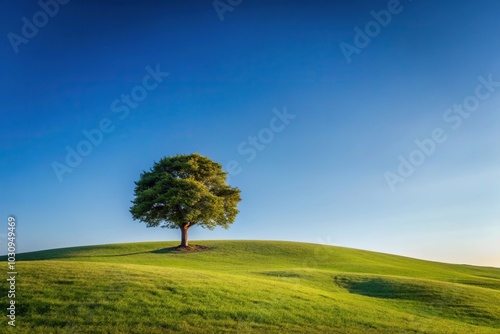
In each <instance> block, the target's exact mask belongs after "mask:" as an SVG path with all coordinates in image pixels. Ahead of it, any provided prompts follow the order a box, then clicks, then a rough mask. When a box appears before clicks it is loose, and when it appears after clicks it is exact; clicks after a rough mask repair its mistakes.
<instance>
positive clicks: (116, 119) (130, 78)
mask: <svg viewBox="0 0 500 334" xmlns="http://www.w3.org/2000/svg"><path fill="white" fill-rule="evenodd" d="M393 1H395V0H392V1H389V2H388V1H347V0H346V1H326V0H325V1H301V2H297V1H272V3H271V2H269V1H250V0H244V1H242V2H241V3H240V4H238V2H239V1H236V0H233V1H231V2H229V1H227V0H221V1H219V2H218V3H216V4H217V6H218V8H217V9H216V8H214V4H213V2H212V1H211V0H207V1H118V0H116V1H83V0H80V1H79V0H72V1H69V2H68V3H65V2H67V0H65V1H62V0H60V2H61V3H65V4H59V8H58V9H57V11H56V9H55V7H54V6H52V7H47V8H48V11H52V12H51V14H53V17H51V16H50V15H48V14H47V15H45V16H44V14H43V13H42V14H37V13H38V12H40V11H43V9H42V7H40V5H39V4H37V3H36V1H6V2H4V3H3V8H2V9H3V10H2V14H1V15H2V19H1V20H0V27H1V33H2V34H3V36H4V37H3V38H1V39H0V58H1V75H0V88H1V92H2V111H1V113H0V138H1V140H0V165H1V173H0V212H1V213H2V218H1V219H2V220H3V221H4V222H3V223H2V224H1V225H0V226H3V231H1V230H0V238H1V245H3V246H2V249H1V253H2V254H5V253H6V246H5V241H6V233H7V217H8V215H14V216H16V218H17V222H18V223H17V224H18V225H17V232H18V234H17V244H18V249H19V251H31V250H39V249H48V248H57V247H66V246H76V245H89V244H101V243H117V242H134V241H148V240H178V239H179V237H180V235H179V231H178V230H167V229H160V228H156V229H148V228H146V227H145V225H144V224H143V223H140V222H137V221H133V220H132V218H131V215H130V213H129V211H128V210H129V206H130V201H131V200H132V198H133V197H132V196H133V188H134V181H135V180H137V179H138V177H139V174H140V173H141V171H143V170H146V169H149V167H150V166H151V165H152V164H153V163H154V161H157V160H159V159H160V158H161V157H163V156H166V155H172V154H176V153H193V152H199V153H200V154H202V155H206V156H208V157H210V158H212V159H214V160H215V161H218V162H220V163H222V164H223V165H224V166H225V168H226V170H227V169H228V168H229V166H228V163H229V162H230V161H234V162H233V163H232V166H231V169H233V170H234V171H238V172H239V173H234V174H237V175H232V176H231V178H230V183H231V184H232V185H235V186H237V187H239V188H240V189H241V190H242V198H243V200H242V202H241V203H240V206H239V209H240V214H239V216H238V218H237V220H236V222H235V223H234V224H233V226H232V227H231V228H230V229H229V230H224V229H221V228H217V229H216V230H214V231H208V230H203V229H201V228H193V229H191V230H190V239H191V240H196V239H199V240H200V239H272V240H294V241H304V242H314V243H326V244H332V245H340V246H347V247H353V248H361V249H368V250H375V251H381V252H388V253H394V254H400V255H406V256H411V257H418V258H424V259H431V260H436V261H446V262H453V263H468V264H478V265H490V266H500V242H499V241H500V205H499V200H500V155H499V149H498V147H499V141H500V132H499V131H498V126H499V124H500V123H499V122H500V113H499V111H500V87H499V86H500V84H498V83H497V82H500V43H498V36H499V34H500V20H498V13H499V12H500V3H499V2H498V1H495V0H489V1H488V0H485V1H480V2H471V1H451V0H448V1H439V2H436V1H430V0H418V1H417V0H414V1H409V0H401V2H400V4H399V5H397V4H396V3H395V2H393ZM45 2H51V1H49V0H42V3H45ZM52 3H53V2H52ZM229 3H233V4H236V5H235V6H231V5H229ZM224 4H225V5H224ZM225 6H226V7H225ZM227 6H229V7H227ZM218 11H219V12H218ZM372 11H375V13H379V14H380V13H390V15H391V17H390V19H389V18H388V17H387V15H386V16H384V15H383V14H380V15H379V14H375V16H378V19H379V20H380V22H382V23H374V22H375V21H374V20H375V18H374V17H375V16H374V14H373V12H372ZM381 11H385V12H381ZM34 16H35V17H34ZM23 17H25V18H26V19H25V20H23ZM45 18H47V20H45V21H46V22H45V21H44V19H45ZM221 18H222V19H221ZM34 20H37V21H36V22H37V23H38V25H39V27H38V28H37V27H36V26H35V28H36V29H38V32H37V33H36V34H34V32H33V31H30V30H29V27H24V28H23V26H24V25H25V24H26V22H28V23H30V24H31V23H33V21H34ZM370 21H374V22H372V23H370ZM388 21H390V22H388ZM356 27H357V28H356ZM365 29H368V32H369V34H370V35H371V36H372V37H370V36H368V35H366V36H364V37H363V36H361V35H360V34H359V31H362V32H363V33H362V34H365V32H364V31H365ZM370 29H372V30H370ZM23 31H24V32H23ZM23 33H24V35H23ZM14 35H15V36H14ZM26 35H27V36H28V37H29V38H27V37H26ZM33 35H34V36H33ZM23 38H24V39H23ZM367 38H368V39H369V40H367ZM13 41H14V42H13ZM20 41H22V42H20ZM346 50H348V51H346ZM353 50H356V51H353ZM16 51H17V52H16ZM155 71H156V72H157V73H156V74H154V75H151V73H152V72H155ZM158 71H159V72H161V74H158ZM166 72H168V73H169V74H168V75H166V74H165V73H166ZM155 78H156V80H155ZM480 78H482V79H480ZM488 81H489V84H488ZM485 83H486V84H485ZM144 87H146V88H147V89H146V88H144ZM132 93H133V94H135V97H136V98H137V100H134V98H133V97H132V98H130V97H129V98H128V99H129V100H126V99H127V95H128V96H131V94H132ZM144 93H145V94H144ZM131 99H132V100H131ZM127 101H128V102H127ZM464 103H468V106H467V108H469V109H467V110H471V111H467V110H465V109H464V108H463V107H462V109H460V105H461V104H464ZM285 111H286V113H287V114H288V115H289V116H284V113H285ZM277 114H280V115H281V116H280V117H281V118H277V116H276V115H277ZM99 126H103V128H104V129H105V130H106V131H107V132H106V133H104V132H103V133H102V134H103V136H102V140H101V139H100V137H99V135H97V134H96V132H95V131H94V132H92V131H93V130H96V129H99ZM84 131H88V132H89V133H94V134H95V137H94V141H95V143H96V144H95V145H94V144H92V147H91V149H92V151H91V152H90V153H89V154H88V155H87V156H85V157H82V160H81V161H80V162H79V163H78V161H77V160H78V159H76V158H73V161H72V164H73V166H74V165H76V167H74V168H73V167H71V166H69V165H68V164H67V162H66V156H67V154H68V151H67V150H68V148H69V149H75V150H77V149H78V145H80V149H81V150H85V149H86V150H87V153H88V150H90V148H89V147H88V146H86V144H81V143H82V142H83V141H85V140H86V137H85V135H84V133H83V132H84ZM96 131H97V130H96ZM99 131H101V130H99ZM436 131H437V133H436ZM249 136H250V137H249ZM252 137H253V138H254V139H252ZM255 138H256V139H255ZM416 140H417V141H420V143H421V145H423V146H422V147H424V148H423V149H422V148H419V146H418V145H417V144H416V142H415V141H416ZM429 140H432V143H433V144H432V143H430V142H429ZM422 143H424V144H422ZM425 144H427V146H425ZM433 145H434V146H433ZM419 150H420V152H422V150H427V152H428V154H427V153H418V152H416V151H419ZM429 152H430V153H429ZM423 154H424V155H423ZM410 157H411V159H413V160H412V161H414V162H416V163H417V164H418V166H416V167H412V166H410V167H409V166H408V163H410V162H409V159H410ZM401 159H403V160H401ZM423 160H424V161H423ZM401 161H406V163H404V162H401ZM54 162H57V163H56V164H54ZM402 164H403V165H405V166H403V167H401V165H402ZM410 164H411V163H410ZM55 165H57V166H59V168H62V167H61V166H62V165H64V166H66V168H67V169H64V173H63V175H62V176H61V175H59V176H60V177H58V176H57V173H56V172H55V171H54V166H55ZM398 168H399V169H400V172H401V173H400V172H398ZM405 168H406V169H405ZM412 168H413V169H414V170H413V171H412V172H411V169H412ZM68 169H71V172H69V171H68ZM60 171H61V170H60ZM388 173H392V174H388ZM398 173H399V174H398ZM402 174H404V175H403V176H402ZM409 174H411V175H409ZM388 175H391V176H390V177H389V179H390V180H392V181H391V182H392V187H391V186H390V184H389V183H391V182H388V180H387V177H388ZM395 176H396V178H394V177H395ZM395 180H396V181H395ZM402 180H403V181H402Z"/></svg>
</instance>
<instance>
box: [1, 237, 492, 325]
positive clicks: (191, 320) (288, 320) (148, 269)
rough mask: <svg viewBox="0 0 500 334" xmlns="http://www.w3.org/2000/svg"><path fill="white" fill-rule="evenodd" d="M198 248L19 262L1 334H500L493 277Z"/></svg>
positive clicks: (440, 268) (326, 254)
mask: <svg viewBox="0 0 500 334" xmlns="http://www.w3.org/2000/svg"><path fill="white" fill-rule="evenodd" d="M195 243H196V244H202V245H206V246H209V247H210V249H209V250H204V251H200V252H188V253H178V252H172V251H170V250H169V249H168V247H171V246H174V245H176V244H177V242H146V243H130V244H113V245H102V246H88V247H74V248H64V249H54V250H47V251H40V252H32V253H25V254H19V255H18V257H17V259H18V261H19V262H18V263H17V271H18V272H19V274H18V282H17V293H16V306H17V315H18V317H17V319H16V320H17V321H16V324H17V326H16V328H15V329H13V328H8V329H9V330H12V332H13V331H14V330H15V331H16V332H17V333H319V332H321V333H500V269H496V268H486V267H474V266H464V265H452V264H444V263H437V262H429V261H422V260H417V259H411V258H405V257H400V256H395V255H388V254H381V253H375V252H368V251H361V250H356V249H348V248H341V247H332V246H323V245H315V244H306V243H294V242H278V241H199V242H195ZM1 260H2V261H5V257H3V258H2V259H1ZM1 286H2V289H3V291H6V290H5V289H6V288H7V284H6V281H5V280H4V281H3V282H2V283H1ZM2 303H3V304H2V307H7V304H6V299H3V302H2ZM3 309H4V310H5V308H3ZM4 318H5V320H4V321H5V322H6V320H8V319H7V318H6V317H4ZM2 325H3V326H4V328H5V327H6V326H7V324H6V323H5V324H2ZM9 327H10V326H9Z"/></svg>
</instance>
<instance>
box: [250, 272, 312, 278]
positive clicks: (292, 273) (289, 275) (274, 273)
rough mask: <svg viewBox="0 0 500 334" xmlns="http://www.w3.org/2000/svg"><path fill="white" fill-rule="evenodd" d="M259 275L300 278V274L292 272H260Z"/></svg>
mask: <svg viewBox="0 0 500 334" xmlns="http://www.w3.org/2000/svg"><path fill="white" fill-rule="evenodd" d="M259 274H261V275H264V276H272V277H297V278H298V277H302V275H301V274H299V273H296V272H294V271H262V272H259Z"/></svg>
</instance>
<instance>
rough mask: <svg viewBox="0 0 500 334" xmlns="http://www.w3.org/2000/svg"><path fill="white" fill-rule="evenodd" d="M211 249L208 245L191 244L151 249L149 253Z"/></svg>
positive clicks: (174, 252) (180, 252)
mask: <svg viewBox="0 0 500 334" xmlns="http://www.w3.org/2000/svg"><path fill="white" fill-rule="evenodd" d="M209 249H210V247H208V246H202V245H189V246H187V247H181V246H174V247H167V248H162V249H157V250H154V251H151V252H149V253H154V254H168V253H173V254H183V253H192V252H202V251H206V250H209Z"/></svg>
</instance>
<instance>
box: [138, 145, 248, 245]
mask: <svg viewBox="0 0 500 334" xmlns="http://www.w3.org/2000/svg"><path fill="white" fill-rule="evenodd" d="M226 175H227V173H226V172H224V171H223V170H222V166H221V165H220V164H218V163H216V162H214V161H212V160H210V159H209V158H207V157H204V156H202V155H199V154H198V153H194V154H190V155H175V156H171V157H165V158H162V159H161V160H160V161H159V162H156V163H155V164H154V166H153V167H152V168H151V170H150V171H149V172H146V171H144V172H142V173H141V176H140V179H139V181H137V182H135V185H136V187H135V191H134V195H135V199H134V200H133V201H132V203H133V205H132V206H131V207H130V213H131V214H132V217H133V218H134V220H139V221H141V222H144V223H146V224H147V227H157V226H160V227H163V228H179V229H180V230H181V244H180V245H179V247H184V248H185V247H188V229H189V228H190V227H192V226H195V225H199V226H201V227H204V228H208V229H210V230H213V229H214V228H215V227H216V226H222V227H224V228H228V227H229V225H231V224H232V223H233V222H234V220H235V218H236V215H237V214H238V212H239V211H238V209H237V206H238V202H239V201H240V200H241V197H240V190H239V189H238V188H235V187H231V186H229V185H227V184H226Z"/></svg>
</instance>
